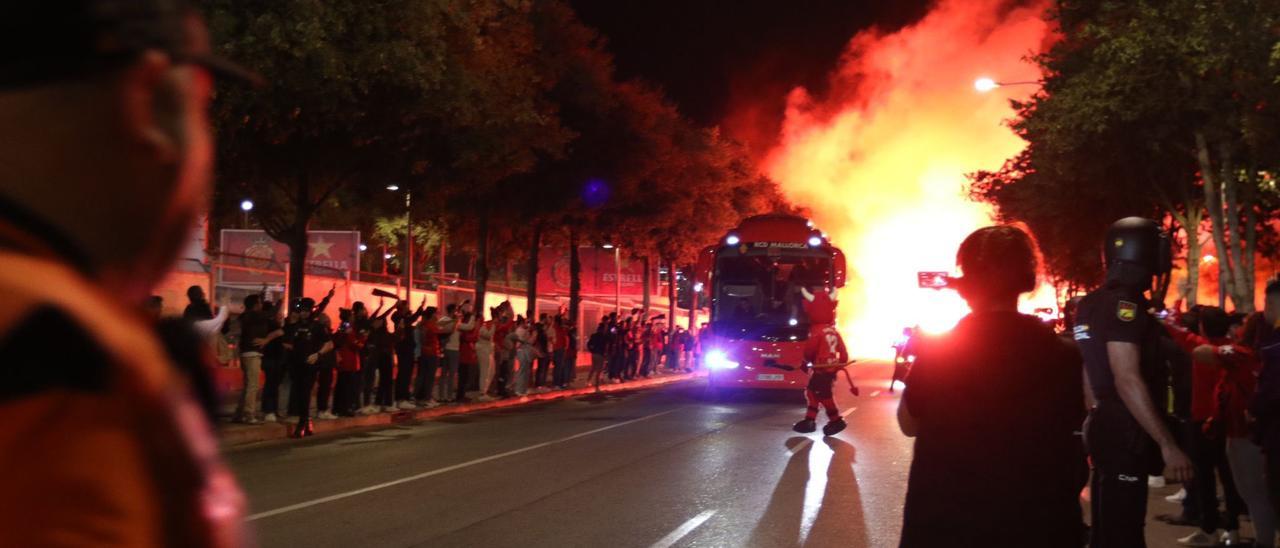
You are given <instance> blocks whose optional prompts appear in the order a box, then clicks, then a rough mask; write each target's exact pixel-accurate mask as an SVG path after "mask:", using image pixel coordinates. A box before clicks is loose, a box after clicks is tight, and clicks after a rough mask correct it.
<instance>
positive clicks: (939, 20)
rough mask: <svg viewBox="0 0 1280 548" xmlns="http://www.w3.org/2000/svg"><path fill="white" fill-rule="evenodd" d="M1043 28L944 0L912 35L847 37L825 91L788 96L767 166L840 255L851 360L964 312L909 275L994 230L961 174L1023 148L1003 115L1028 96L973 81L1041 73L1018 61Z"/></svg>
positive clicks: (1032, 14) (990, 8)
mask: <svg viewBox="0 0 1280 548" xmlns="http://www.w3.org/2000/svg"><path fill="white" fill-rule="evenodd" d="M1047 30H1048V28H1047V24H1046V23H1045V21H1044V20H1043V19H1042V12H1041V9H1039V8H1034V9H1033V8H1017V9H1008V2H1003V1H996V0H944V1H942V2H940V3H939V5H938V6H937V7H936V8H935V9H934V10H933V11H932V12H931V13H929V14H928V15H927V16H926V17H925V18H924V19H922V20H921V21H920V22H918V23H917V24H915V25H913V26H911V27H907V28H904V29H902V30H901V31H898V32H895V33H892V34H883V33H879V32H874V31H867V32H862V33H859V34H858V35H856V36H854V37H853V38H852V39H851V40H850V42H849V45H848V48H847V50H846V53H845V55H844V57H843V61H842V62H841V65H840V66H838V67H836V69H835V71H834V72H833V74H832V76H831V86H830V92H829V93H828V94H827V96H825V97H821V98H816V97H813V96H811V95H810V93H809V92H808V90H806V89H803V88H796V89H794V90H792V92H791V94H790V96H789V97H788V105H787V111H786V119H785V121H784V122H783V128H782V134H781V136H780V138H779V145H778V146H777V147H776V148H774V149H773V150H772V151H771V152H770V153H769V155H768V157H767V159H766V162H765V165H766V170H767V172H768V173H769V174H770V176H772V177H773V178H775V179H776V180H778V181H779V182H780V183H781V185H782V186H783V189H784V192H786V194H787V195H788V197H789V198H791V199H792V200H794V201H795V202H796V203H799V204H802V205H804V206H807V207H809V208H811V210H812V217H813V219H814V221H815V222H816V223H817V226H818V228H820V229H822V230H825V231H827V232H828V233H829V234H830V235H831V239H832V241H833V242H834V243H835V244H836V245H839V246H840V247H841V248H843V249H844V250H845V253H846V254H847V255H848V257H849V284H848V287H847V288H846V289H845V290H844V291H843V292H842V293H841V302H840V306H841V312H840V318H841V324H842V325H841V327H842V330H843V331H844V332H845V333H846V339H847V340H849V341H850V342H851V352H853V353H855V354H857V355H861V356H871V355H883V354H885V353H888V352H890V345H891V344H892V343H893V341H894V340H895V338H896V337H897V336H898V335H899V334H900V333H901V331H902V328H903V327H906V326H910V325H917V324H918V325H920V326H921V327H922V328H923V329H925V330H928V331H935V332H936V331H945V330H946V329H949V328H950V327H951V326H952V325H954V323H955V322H956V321H957V320H958V319H959V318H960V317H962V316H963V315H964V314H965V313H967V311H968V307H967V306H966V305H965V303H964V302H963V301H962V300H961V299H960V298H959V296H958V295H956V294H955V293H954V292H952V291H936V290H927V289H920V288H918V287H917V280H916V272H917V271H927V270H935V271H951V270H953V269H954V265H955V252H956V248H957V247H958V246H959V244H960V242H961V240H963V239H964V237H965V236H966V235H968V234H969V232H971V231H972V230H973V229H975V228H978V227H980V226H983V225H986V224H989V223H990V222H991V221H990V210H989V208H988V207H987V206H985V205H982V204H977V203H974V202H971V201H969V200H968V198H967V197H966V195H965V192H966V188H965V187H966V180H965V178H964V175H965V173H968V172H972V171H975V170H978V169H995V168H998V167H1000V165H1001V164H1002V163H1003V162H1004V160H1005V159H1006V158H1009V157H1010V156H1013V155H1014V154H1016V153H1017V152H1018V151H1019V150H1020V149H1021V148H1022V146H1023V142H1022V141H1021V140H1020V139H1019V138H1018V137H1017V136H1015V135H1014V134H1013V133H1012V132H1011V131H1010V130H1009V129H1008V128H1007V127H1006V126H1005V125H1004V121H1005V120H1007V119H1009V118H1011V117H1012V116H1013V111H1012V110H1011V109H1010V107H1009V99H1010V98H1022V97H1026V96H1027V95H1028V94H1030V93H1032V92H1034V91H1035V88H1034V87H1030V86H1021V87H1012V88H997V89H993V90H991V91H989V92H987V93H977V92H976V91H975V90H974V79H975V78H977V77H980V76H984V75H989V76H991V77H993V78H996V79H997V80H1000V81H1012V80H1036V79H1038V78H1039V74H1038V71H1037V70H1036V68H1035V67H1034V66H1032V65H1030V64H1029V63H1026V62H1024V61H1023V60H1022V58H1023V57H1024V56H1026V55H1028V54H1030V53H1033V52H1035V51H1038V50H1039V48H1040V46H1041V43H1042V42H1043V40H1044V39H1045V36H1046V32H1047ZM1046 295H1047V298H1046ZM1036 297H1037V298H1036V300H1037V301H1047V302H1048V303H1052V301H1053V295H1052V292H1051V291H1045V290H1041V291H1039V292H1038V294H1037V296H1036ZM1040 306H1045V305H1044V304H1041V305H1040ZM1030 308H1031V307H1030V306H1029V307H1028V310H1029V309H1030Z"/></svg>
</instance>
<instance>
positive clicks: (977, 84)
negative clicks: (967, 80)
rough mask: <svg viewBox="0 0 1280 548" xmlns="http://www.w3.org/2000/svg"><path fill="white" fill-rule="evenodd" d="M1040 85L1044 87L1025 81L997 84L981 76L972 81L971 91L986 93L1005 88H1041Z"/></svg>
mask: <svg viewBox="0 0 1280 548" xmlns="http://www.w3.org/2000/svg"><path fill="white" fill-rule="evenodd" d="M1041 85H1044V82H1041V81H1039V80H1027V81H1022V82H997V81H995V80H992V79H991V78H988V77H986V76H983V77H981V78H978V79H977V80H974V81H973V89H976V90H978V93H986V92H988V91H991V90H993V89H996V88H1002V87H1007V86H1041Z"/></svg>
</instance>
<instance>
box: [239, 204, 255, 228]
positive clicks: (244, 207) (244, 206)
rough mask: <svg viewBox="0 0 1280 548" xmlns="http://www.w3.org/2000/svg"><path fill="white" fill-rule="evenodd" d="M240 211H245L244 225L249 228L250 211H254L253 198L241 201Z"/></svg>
mask: <svg viewBox="0 0 1280 548" xmlns="http://www.w3.org/2000/svg"><path fill="white" fill-rule="evenodd" d="M240 211H243V212H244V227H245V228H249V212H250V211H253V200H244V201H242V202H240Z"/></svg>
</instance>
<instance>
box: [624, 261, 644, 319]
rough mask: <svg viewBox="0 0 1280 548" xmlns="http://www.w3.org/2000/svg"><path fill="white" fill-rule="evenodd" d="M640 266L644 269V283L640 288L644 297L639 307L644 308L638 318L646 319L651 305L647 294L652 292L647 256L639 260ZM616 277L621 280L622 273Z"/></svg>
mask: <svg viewBox="0 0 1280 548" xmlns="http://www.w3.org/2000/svg"><path fill="white" fill-rule="evenodd" d="M640 265H641V266H642V267H643V268H644V281H643V282H642V286H641V287H643V288H644V297H643V298H642V299H641V302H642V303H643V304H642V305H641V306H643V307H644V312H643V313H641V315H640V316H641V318H648V317H649V306H650V305H652V304H653V302H652V299H651V298H650V297H649V292H650V291H652V290H653V288H651V287H649V256H648V255H645V256H644V257H641V258H640ZM618 277H619V278H621V277H622V273H618Z"/></svg>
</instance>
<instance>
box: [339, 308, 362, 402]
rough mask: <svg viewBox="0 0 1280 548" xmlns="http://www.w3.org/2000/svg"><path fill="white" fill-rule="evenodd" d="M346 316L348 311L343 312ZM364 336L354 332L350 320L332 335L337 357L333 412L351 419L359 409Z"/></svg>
mask: <svg viewBox="0 0 1280 548" xmlns="http://www.w3.org/2000/svg"><path fill="white" fill-rule="evenodd" d="M343 313H344V314H348V311H343ZM364 341H365V336H364V334H362V333H359V332H357V331H356V327H355V325H354V324H353V323H352V322H351V320H350V318H346V319H343V321H342V323H341V324H340V325H339V326H338V332H337V333H334V335H333V346H334V348H335V349H336V352H337V355H338V386H337V388H336V389H335V390H334V396H333V410H334V411H337V414H338V415H340V416H343V417H353V416H355V414H356V410H357V409H358V408H359V407H360V384H361V382H360V355H361V354H363V353H364Z"/></svg>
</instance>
